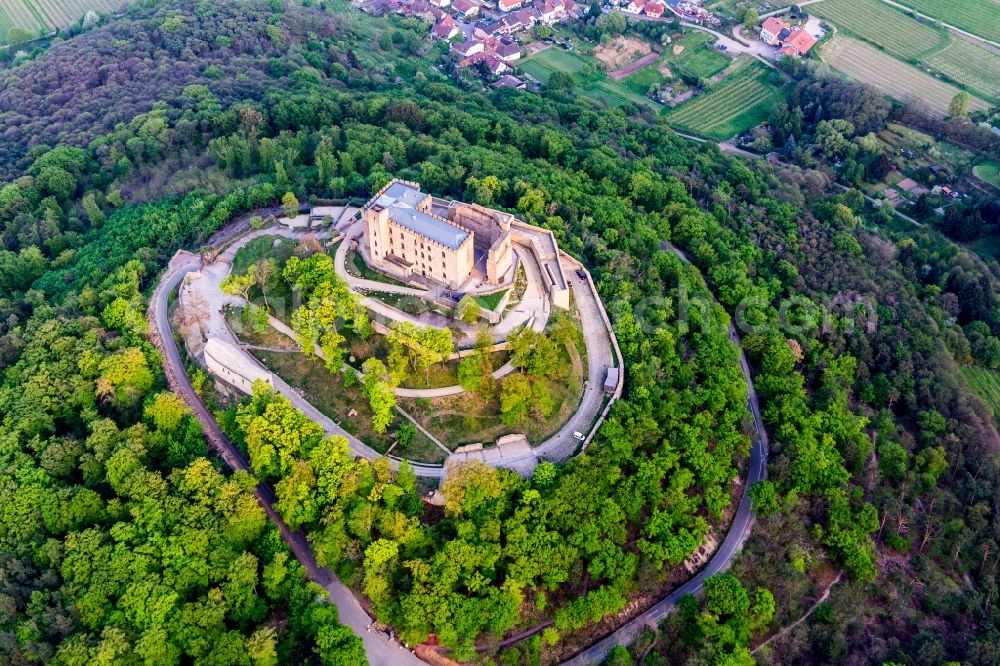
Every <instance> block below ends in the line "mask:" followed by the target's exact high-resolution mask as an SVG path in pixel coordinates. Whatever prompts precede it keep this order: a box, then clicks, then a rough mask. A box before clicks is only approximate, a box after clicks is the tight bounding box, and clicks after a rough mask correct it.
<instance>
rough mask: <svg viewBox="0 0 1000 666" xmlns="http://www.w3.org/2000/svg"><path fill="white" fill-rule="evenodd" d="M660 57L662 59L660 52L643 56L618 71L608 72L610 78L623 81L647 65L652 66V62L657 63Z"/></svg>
mask: <svg viewBox="0 0 1000 666" xmlns="http://www.w3.org/2000/svg"><path fill="white" fill-rule="evenodd" d="M659 57H660V52H659V51H652V52H650V53H647V54H646V55H644V56H642V57H641V58H639V59H638V60H636V61H635V62H633V63H629V64H628V65H625V66H624V67H622V68H621V69H616V70H615V71H613V72H608V77H609V78H612V79H614V80H615V81H621V80H622V79H624V78H625V77H626V76H628V75H629V74H631V73H632V72H637V71H639V70H640V69H642V68H643V67H645V66H646V65H648V64H650V63H651V62H656V59H657V58H659Z"/></svg>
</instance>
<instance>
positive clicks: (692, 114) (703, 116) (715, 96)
mask: <svg viewBox="0 0 1000 666" xmlns="http://www.w3.org/2000/svg"><path fill="white" fill-rule="evenodd" d="M773 75H774V74H773V73H772V72H771V70H770V69H768V68H767V67H765V66H764V65H762V64H760V63H759V62H757V61H755V60H751V61H749V62H748V63H747V64H746V65H744V66H743V67H741V68H740V69H738V70H737V71H735V72H733V74H731V75H730V76H729V77H728V78H726V79H725V80H724V81H722V83H719V84H718V85H715V86H713V87H712V88H710V89H709V90H708V91H707V92H705V93H703V94H702V95H699V96H698V97H695V98H694V99H693V100H691V101H690V102H685V103H684V104H681V105H680V106H678V107H677V108H676V109H674V110H673V111H671V112H670V113H669V114H668V115H667V120H668V121H669V122H670V124H671V125H673V126H674V127H676V128H678V129H681V130H686V131H689V132H693V133H695V134H699V135H702V136H706V137H710V138H713V139H720V140H724V139H728V138H730V137H732V136H733V135H735V134H738V133H740V132H742V131H744V130H747V129H750V128H751V127H754V126H756V125H758V124H760V123H761V122H763V121H764V120H766V119H767V117H768V116H769V115H770V113H771V110H772V109H773V108H774V106H775V104H777V103H778V102H779V101H780V100H781V99H782V98H783V97H784V95H785V92H784V90H783V89H782V88H779V87H778V86H776V85H774V84H773V83H771V81H770V77H771V76H773Z"/></svg>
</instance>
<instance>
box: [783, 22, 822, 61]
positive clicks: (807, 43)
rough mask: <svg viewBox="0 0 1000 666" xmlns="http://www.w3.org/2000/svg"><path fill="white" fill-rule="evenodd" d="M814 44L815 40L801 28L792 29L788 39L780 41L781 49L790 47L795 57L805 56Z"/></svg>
mask: <svg viewBox="0 0 1000 666" xmlns="http://www.w3.org/2000/svg"><path fill="white" fill-rule="evenodd" d="M815 43H816V38H815V37H813V36H812V35H810V34H809V33H808V32H806V31H805V30H803V29H802V28H792V31H791V33H789V35H788V37H785V38H784V39H783V40H781V47H782V48H785V47H791V48H792V49H793V50H794V51H795V55H797V56H802V55H805V54H806V53H807V52H808V51H809V49H811V48H812V47H813V44H815Z"/></svg>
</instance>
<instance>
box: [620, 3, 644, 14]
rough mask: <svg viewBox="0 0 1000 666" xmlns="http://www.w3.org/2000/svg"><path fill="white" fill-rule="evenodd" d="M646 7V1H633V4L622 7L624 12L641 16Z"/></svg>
mask: <svg viewBox="0 0 1000 666" xmlns="http://www.w3.org/2000/svg"><path fill="white" fill-rule="evenodd" d="M645 7H646V0H631V2H629V3H628V4H627V5H625V6H624V7H622V11H623V12H628V13H629V14H641V13H642V10H643V9H645Z"/></svg>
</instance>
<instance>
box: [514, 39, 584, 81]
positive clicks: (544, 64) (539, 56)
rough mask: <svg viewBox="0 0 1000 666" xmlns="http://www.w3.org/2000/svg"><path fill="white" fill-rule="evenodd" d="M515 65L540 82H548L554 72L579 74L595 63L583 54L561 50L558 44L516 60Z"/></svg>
mask: <svg viewBox="0 0 1000 666" xmlns="http://www.w3.org/2000/svg"><path fill="white" fill-rule="evenodd" d="M517 66H518V67H519V68H520V69H521V70H522V71H524V72H526V73H528V74H530V75H531V76H533V77H535V78H536V79H538V80H539V81H541V82H542V83H548V81H549V77H551V76H552V74H554V73H555V72H564V73H566V74H570V75H573V74H580V73H582V72H584V71H585V70H587V69H588V68H590V67H596V64H595V62H594V61H593V60H590V59H588V58H585V57H584V56H580V55H577V54H575V53H571V52H570V51H566V50H563V49H561V48H559V47H558V46H551V47H549V48H547V49H545V50H544V51H539V52H538V53H536V54H535V55H533V56H531V57H530V58H525V59H523V60H520V61H518V63H517Z"/></svg>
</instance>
